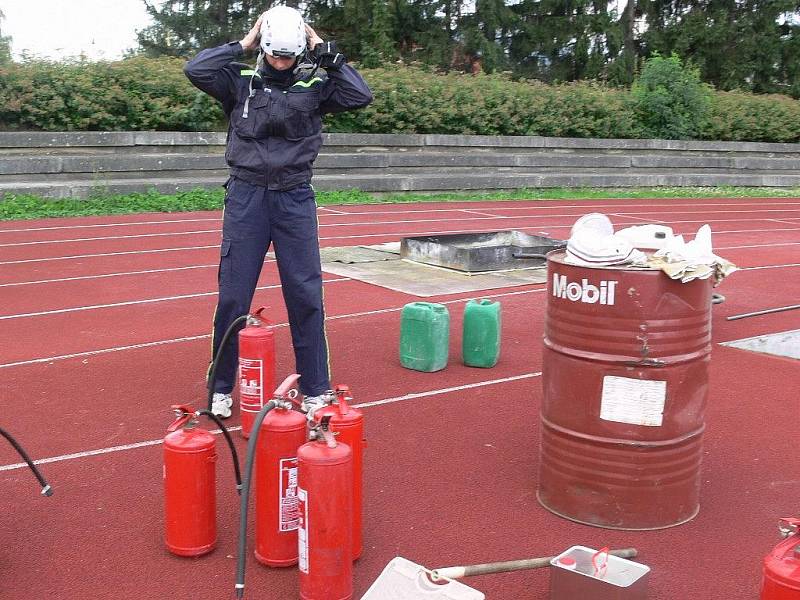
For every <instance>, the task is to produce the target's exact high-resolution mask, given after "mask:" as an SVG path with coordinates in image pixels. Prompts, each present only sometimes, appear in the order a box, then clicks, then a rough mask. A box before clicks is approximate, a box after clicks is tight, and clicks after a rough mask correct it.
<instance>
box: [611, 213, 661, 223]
mask: <svg viewBox="0 0 800 600" xmlns="http://www.w3.org/2000/svg"><path fill="white" fill-rule="evenodd" d="M609 216H612V217H621V218H623V219H638V220H639V221H644V222H645V223H666V221H659V220H658V219H646V218H645V217H631V216H626V215H624V214H621V213H609Z"/></svg>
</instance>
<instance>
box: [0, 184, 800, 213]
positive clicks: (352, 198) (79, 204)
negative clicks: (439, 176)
mask: <svg viewBox="0 0 800 600" xmlns="http://www.w3.org/2000/svg"><path fill="white" fill-rule="evenodd" d="M316 196H317V204H319V205H320V206H330V205H346V204H394V203H408V202H481V201H486V200H565V199H566V200H607V199H613V198H620V199H636V198H683V199H693V198H800V188H743V187H698V188H686V187H656V188H536V189H519V190H511V191H497V192H446V193H433V194H423V193H417V192H402V193H391V194H370V193H367V192H362V191H360V190H343V191H331V192H326V191H318V192H317V193H316ZM223 199H224V190H223V189H222V188H221V187H220V188H219V189H212V190H204V189H196V190H192V191H189V192H178V193H175V194H161V193H159V192H157V191H155V190H150V191H147V192H142V193H135V194H124V195H120V194H95V195H92V196H90V197H89V198H42V197H40V196H33V195H26V194H5V195H4V196H3V198H2V201H0V220H5V221H8V220H17V219H41V218H47V217H79V216H89V215H114V214H131V213H145V212H188V211H203V210H220V209H221V208H222V204H223Z"/></svg>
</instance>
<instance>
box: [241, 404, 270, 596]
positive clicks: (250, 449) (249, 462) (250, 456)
mask: <svg viewBox="0 0 800 600" xmlns="http://www.w3.org/2000/svg"><path fill="white" fill-rule="evenodd" d="M276 406H278V403H277V402H276V401H275V400H270V401H269V402H267V403H266V404H265V405H264V408H262V409H261V410H260V411H259V413H258V414H257V415H256V418H255V421H254V422H253V429H252V431H251V434H250V439H249V440H248V441H247V459H246V460H245V463H244V480H243V481H242V494H241V500H240V508H239V545H238V550H237V556H236V588H235V589H236V597H237V598H243V597H244V567H245V561H246V558H247V503H248V500H249V498H250V479H251V476H252V474H253V461H254V459H255V455H256V444H257V442H258V434H259V432H260V431H261V423H263V422H264V418H265V417H266V416H267V413H268V412H269V411H271V410H272V409H273V408H275V407H276Z"/></svg>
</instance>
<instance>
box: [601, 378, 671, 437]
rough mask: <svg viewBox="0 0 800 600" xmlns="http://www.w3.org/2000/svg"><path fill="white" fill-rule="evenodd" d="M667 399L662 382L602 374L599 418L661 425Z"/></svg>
mask: <svg viewBox="0 0 800 600" xmlns="http://www.w3.org/2000/svg"><path fill="white" fill-rule="evenodd" d="M666 399H667V382H666V381H647V380H644V379H631V378H630V377H614V376H612V375H607V376H606V377H603V396H602V398H601V400H600V418H601V419H603V420H605V421H615V422H617V423H630V424H632V425H644V426H645V427H661V423H662V421H663V420H664V404H665V403H666Z"/></svg>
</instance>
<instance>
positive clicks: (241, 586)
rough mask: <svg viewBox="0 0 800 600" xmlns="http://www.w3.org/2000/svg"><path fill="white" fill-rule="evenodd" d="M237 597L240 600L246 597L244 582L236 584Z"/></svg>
mask: <svg viewBox="0 0 800 600" xmlns="http://www.w3.org/2000/svg"><path fill="white" fill-rule="evenodd" d="M236 598H237V599H238V600H241V599H242V598H244V584H243V583H237V584H236Z"/></svg>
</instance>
